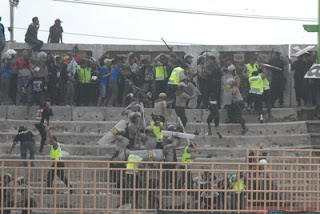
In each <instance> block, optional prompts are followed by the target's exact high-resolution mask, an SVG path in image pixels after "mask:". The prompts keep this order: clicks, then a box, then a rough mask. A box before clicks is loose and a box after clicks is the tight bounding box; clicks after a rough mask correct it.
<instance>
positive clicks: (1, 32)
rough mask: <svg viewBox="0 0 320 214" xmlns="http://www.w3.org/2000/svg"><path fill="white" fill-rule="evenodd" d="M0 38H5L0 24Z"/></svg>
mask: <svg viewBox="0 0 320 214" xmlns="http://www.w3.org/2000/svg"><path fill="white" fill-rule="evenodd" d="M0 37H3V38H4V37H5V36H4V26H3V24H1V23H0Z"/></svg>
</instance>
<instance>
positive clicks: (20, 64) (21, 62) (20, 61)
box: [14, 58, 29, 70]
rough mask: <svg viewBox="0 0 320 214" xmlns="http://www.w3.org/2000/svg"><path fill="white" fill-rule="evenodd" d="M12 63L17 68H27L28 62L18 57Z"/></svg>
mask: <svg viewBox="0 0 320 214" xmlns="http://www.w3.org/2000/svg"><path fill="white" fill-rule="evenodd" d="M14 65H16V66H17V67H18V69H19V70H20V69H29V63H27V64H26V63H25V60H24V58H21V59H18V60H17V61H15V62H14Z"/></svg>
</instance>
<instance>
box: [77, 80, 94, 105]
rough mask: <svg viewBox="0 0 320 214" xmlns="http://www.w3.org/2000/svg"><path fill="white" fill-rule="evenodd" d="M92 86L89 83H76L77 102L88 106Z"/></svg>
mask: <svg viewBox="0 0 320 214" xmlns="http://www.w3.org/2000/svg"><path fill="white" fill-rule="evenodd" d="M93 98H94V95H93V87H92V85H91V84H82V83H80V84H79V85H78V97H77V104H78V105H85V106H88V105H89V104H90V103H91V101H92V100H93Z"/></svg>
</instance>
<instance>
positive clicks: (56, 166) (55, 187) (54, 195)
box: [50, 160, 58, 214]
mask: <svg viewBox="0 0 320 214" xmlns="http://www.w3.org/2000/svg"><path fill="white" fill-rule="evenodd" d="M53 164H54V166H53V167H54V174H53V176H52V177H53V178H51V179H52V182H53V183H54V190H53V191H54V193H53V198H54V214H57V182H54V180H55V179H56V177H57V171H58V161H57V160H54V162H53ZM51 188H52V187H51ZM50 192H51V191H50Z"/></svg>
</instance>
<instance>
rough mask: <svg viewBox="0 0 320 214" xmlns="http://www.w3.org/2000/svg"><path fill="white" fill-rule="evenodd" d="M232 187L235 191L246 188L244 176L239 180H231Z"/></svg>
mask: <svg viewBox="0 0 320 214" xmlns="http://www.w3.org/2000/svg"><path fill="white" fill-rule="evenodd" d="M231 187H232V190H233V191H239V190H240V191H242V190H246V185H245V184H244V181H243V179H242V178H241V179H240V180H239V181H237V182H231Z"/></svg>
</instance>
